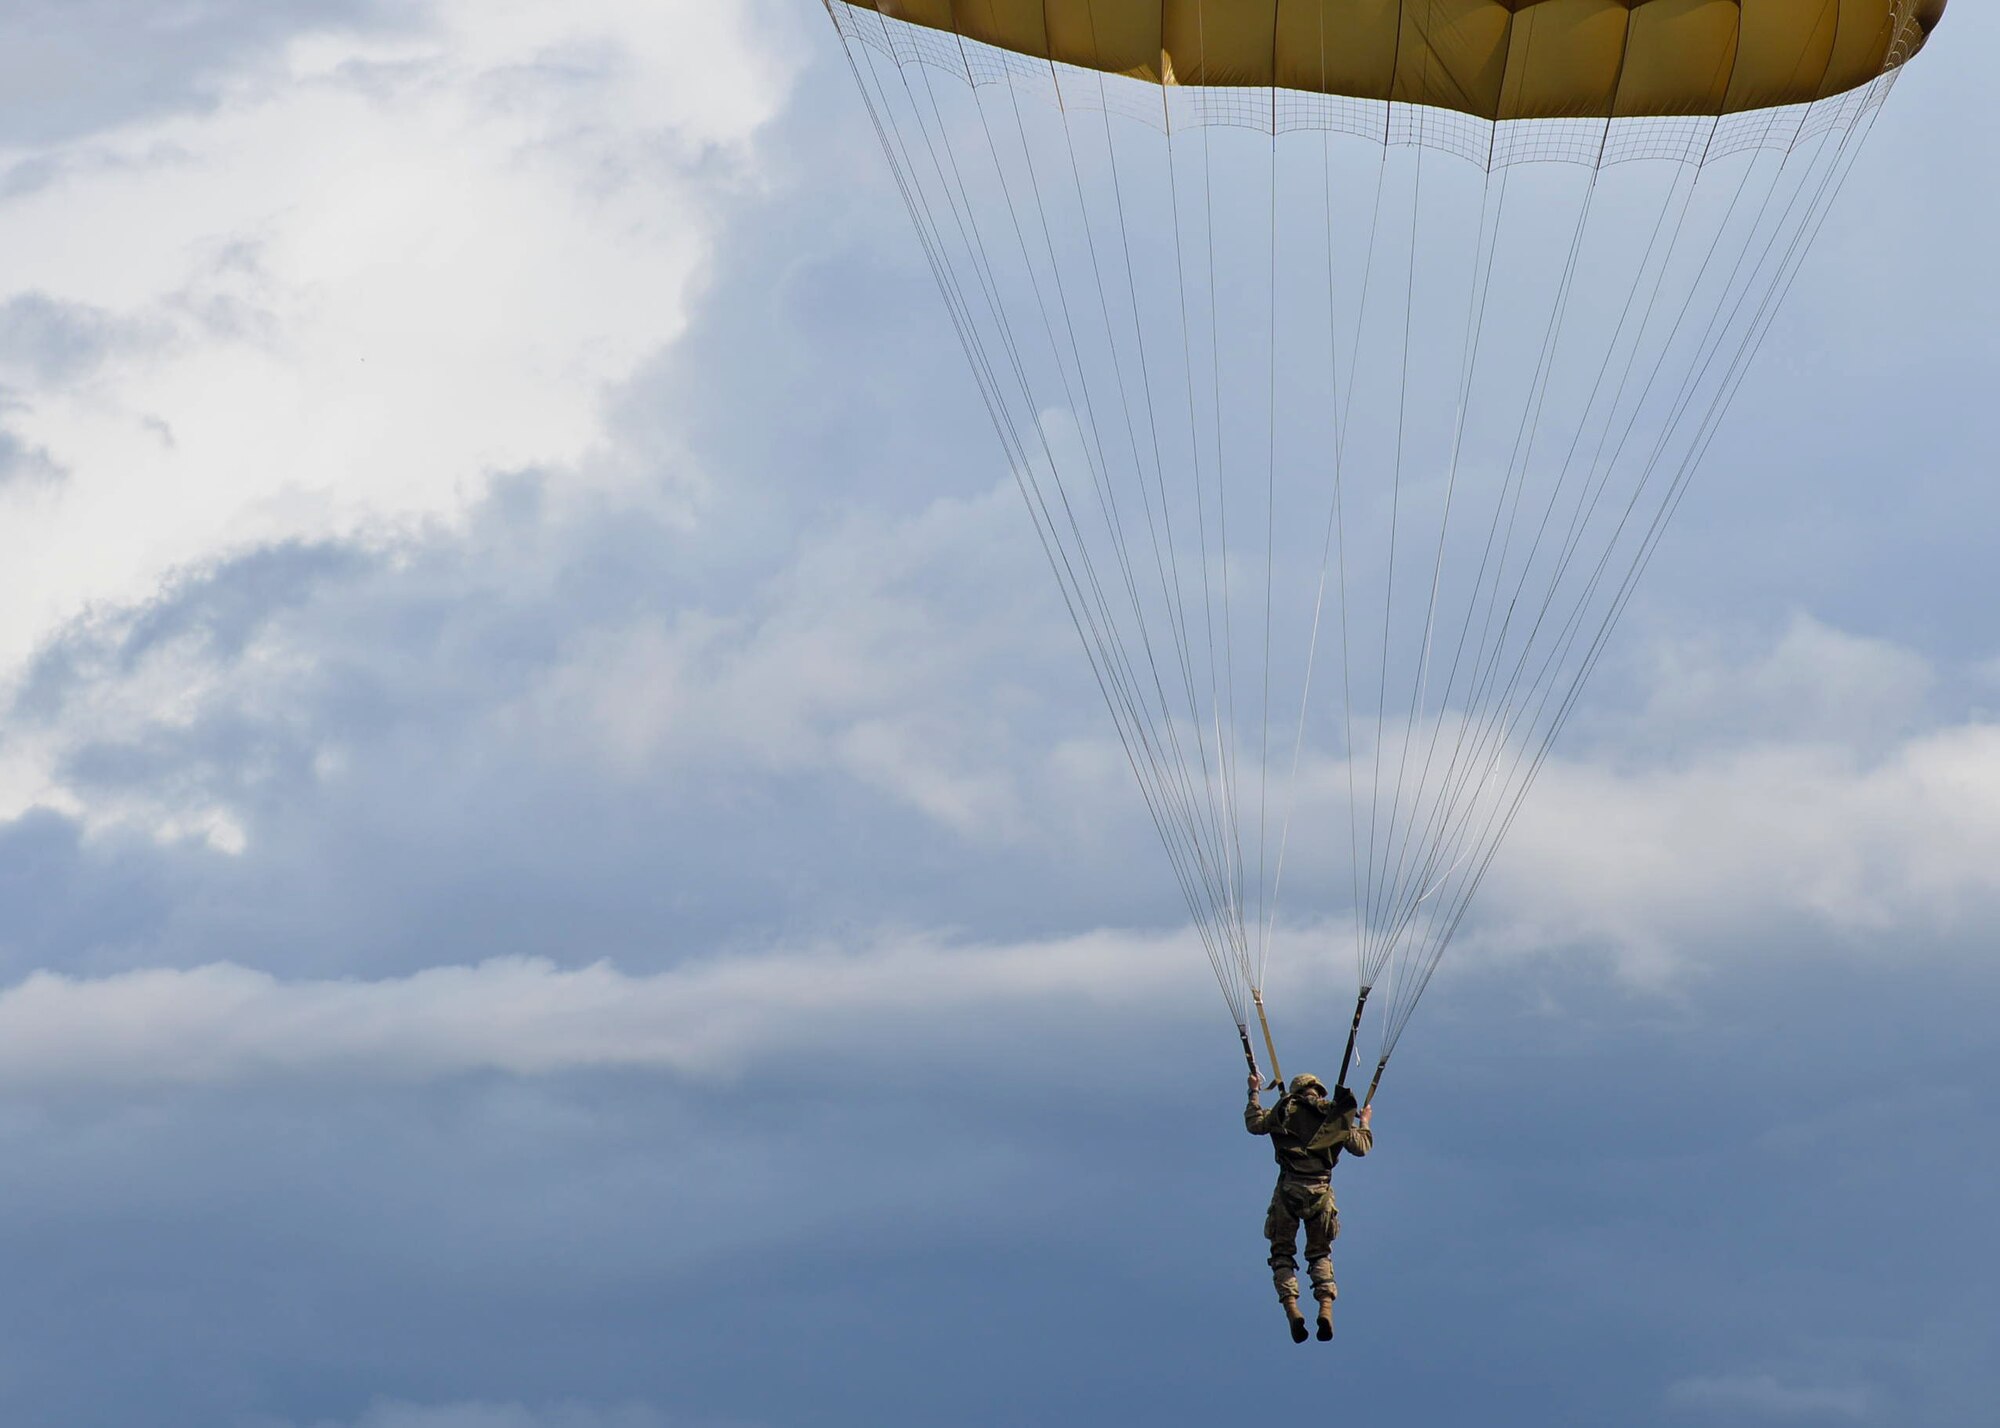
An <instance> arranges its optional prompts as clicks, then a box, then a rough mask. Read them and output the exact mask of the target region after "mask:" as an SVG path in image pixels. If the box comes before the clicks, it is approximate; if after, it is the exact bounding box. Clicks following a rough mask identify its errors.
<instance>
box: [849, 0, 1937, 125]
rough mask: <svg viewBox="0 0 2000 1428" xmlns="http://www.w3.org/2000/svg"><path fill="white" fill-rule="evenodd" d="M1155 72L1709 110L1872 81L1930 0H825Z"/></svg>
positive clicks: (1005, 45)
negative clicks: (1225, 1) (1226, 0)
mask: <svg viewBox="0 0 2000 1428" xmlns="http://www.w3.org/2000/svg"><path fill="white" fill-rule="evenodd" d="M828 3H829V4H837V5H838V4H844V5H848V6H850V7H852V8H854V9H859V10H872V11H875V12H876V13H878V14H880V15H883V16H885V17H887V18H889V19H893V20H901V21H904V22H907V23H909V24H913V25H920V26H923V27H925V28H927V29H932V30H941V31H944V32H946V33H948V34H954V35H958V36H961V37H963V38H965V39H968V40H973V41H977V42H979V43H982V44H988V45H992V46H995V47H996V48H999V49H1004V50H1010V51H1013V52H1014V53H1016V54H1022V55H1027V56H1029V57H1031V58H1034V59H1042V60H1050V61H1054V62H1057V63H1061V64H1067V65H1074V66H1076V67H1078V68H1082V69H1089V70H1096V71H1099V72H1102V73H1106V74H1118V75H1125V76H1127V77H1129V78H1133V79H1139V80H1144V81H1146V82H1148V83H1152V84H1160V85H1184V86H1210V87H1224V86H1229V87H1244V88H1272V87H1275V88H1279V89H1291V90H1299V91H1303V92H1307V93H1319V94H1334V95H1344V96H1348V97H1352V98H1356V99H1372V100H1393V101H1396V102H1398V103H1406V104H1421V105H1428V106H1433V107H1436V108H1442V109H1451V110H1456V111H1458V112H1460V113H1463V114H1471V115H1474V116H1477V117H1479V118H1482V119H1490V120H1509V119H1558V118H1567V119H1593V118H1595V119H1609V118H1623V117H1637V116H1644V115H1658V116H1669V115H1721V114H1736V113H1742V112H1745V111H1747V110H1754V109H1770V108H1776V107H1778V106H1780V105H1787V104H1803V103H1811V102H1814V101H1817V100H1821V99H1828V98H1831V97H1833V96H1834V95H1837V94H1843V93H1846V92H1847V91H1849V90H1852V89H1857V88H1860V87H1861V86H1863V85H1866V84H1869V83H1872V82H1873V81H1874V80H1876V79H1879V78H1880V77H1881V76H1882V75H1884V74H1887V73H1889V72H1890V71H1892V70H1894V69H1896V68H1898V67H1899V66H1901V65H1902V64H1904V63H1905V62H1906V61H1908V60H1909V59H1910V58H1911V56H1913V55H1915V54H1916V52H1917V51H1918V50H1919V49H1921V48H1922V47H1923V45H1924V43H1925V41H1926V40H1927V39H1928V38H1929V37H1930V34H1931V32H1932V31H1933V30H1934V29H1935V28H1936V27H1937V25H1938V23H1939V21H1940V20H1941V19H1942V18H1943V15H1944V10H1945V4H1946V0H1228V3H1226V4H1224V3H1218V0H828Z"/></svg>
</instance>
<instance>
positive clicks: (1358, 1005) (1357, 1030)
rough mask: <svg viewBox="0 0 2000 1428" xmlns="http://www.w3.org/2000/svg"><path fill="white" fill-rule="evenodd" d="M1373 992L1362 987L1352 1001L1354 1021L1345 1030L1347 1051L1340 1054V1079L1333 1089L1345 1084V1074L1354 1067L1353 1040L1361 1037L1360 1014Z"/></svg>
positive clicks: (1370, 988)
mask: <svg viewBox="0 0 2000 1428" xmlns="http://www.w3.org/2000/svg"><path fill="white" fill-rule="evenodd" d="M1373 990H1374V988H1373V987H1363V988H1362V989H1361V995H1360V996H1358V997H1356V998H1355V999H1354V1020H1353V1021H1352V1022H1351V1023H1349V1025H1348V1028H1347V1050H1345V1051H1343V1052H1341V1054H1340V1079H1339V1080H1337V1081H1335V1082H1334V1083H1333V1084H1334V1087H1335V1089H1338V1088H1339V1087H1342V1086H1345V1085H1346V1084H1347V1073H1348V1071H1349V1070H1350V1069H1351V1068H1352V1067H1353V1065H1354V1042H1355V1038H1356V1037H1358V1036H1360V1035H1361V1013H1362V1012H1363V1011H1365V1010H1366V1009H1367V1007H1368V994H1369V993H1370V992H1371V991H1373Z"/></svg>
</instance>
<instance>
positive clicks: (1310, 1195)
mask: <svg viewBox="0 0 2000 1428" xmlns="http://www.w3.org/2000/svg"><path fill="white" fill-rule="evenodd" d="M1300 1225H1304V1226H1305V1228H1306V1274H1307V1276H1308V1277H1309V1278H1310V1279H1311V1280H1312V1287H1313V1298H1315V1299H1317V1300H1319V1301H1320V1302H1321V1303H1322V1304H1330V1303H1332V1302H1333V1300H1334V1299H1335V1298H1336V1297H1337V1294H1338V1291H1337V1290H1335V1288H1334V1285H1333V1242H1334V1241H1335V1240H1336V1239H1338V1238H1339V1237H1340V1212H1339V1211H1338V1210H1336V1209H1334V1207H1333V1187H1332V1186H1331V1185H1330V1184H1328V1182H1326V1181H1325V1180H1293V1179H1291V1178H1290V1177H1289V1176H1284V1177H1280V1178H1279V1180H1278V1188H1277V1189H1276V1190H1275V1191H1273V1192H1272V1194H1271V1208H1270V1209H1269V1210H1268V1211H1267V1212H1266V1213H1265V1215H1264V1238H1265V1239H1267V1240H1269V1241H1270V1242H1271V1258H1270V1261H1269V1263H1270V1266H1271V1282H1272V1283H1273V1284H1275V1285H1276V1286H1277V1287H1278V1298H1279V1299H1281V1300H1287V1301H1289V1300H1294V1299H1297V1298H1298V1297H1299V1261H1298V1243H1299V1226H1300Z"/></svg>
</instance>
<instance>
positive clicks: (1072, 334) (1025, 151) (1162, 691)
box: [1009, 65, 1199, 836]
mask: <svg viewBox="0 0 2000 1428" xmlns="http://www.w3.org/2000/svg"><path fill="white" fill-rule="evenodd" d="M1051 76H1052V79H1053V80H1054V82H1055V86H1056V90H1057V93H1058V95H1060V93H1061V77H1060V72H1059V71H1057V70H1055V68H1054V67H1053V65H1052V66H1051ZM1099 83H1100V84H1101V83H1102V78H1101V76H1100V79H1099ZM1009 94H1010V100H1011V103H1012V106H1013V109H1014V115H1015V121H1016V128H1017V132H1018V134H1019V137H1020V140H1021V148H1022V156H1023V159H1024V161H1025V162H1026V166H1027V168H1028V171H1029V174H1030V176H1031V179H1033V181H1034V196H1035V206H1036V212H1037V214H1038V216H1039V219H1040V224H1041V230H1042V233H1043V236H1044V242H1045V246H1046V248H1047V251H1048V253H1049V259H1050V268H1051V271H1052V273H1053V274H1054V276H1055V278H1056V281H1057V284H1058V294H1059V298H1060V301H1061V307H1062V312H1063V316H1064V326H1065V330H1066V332H1067V333H1068V335H1069V341H1070V347H1071V353H1072V357H1073V360H1074V361H1075V362H1076V365H1077V367H1078V372H1079V379H1080V380H1081V381H1083V382H1084V384H1085V398H1084V400H1085V410H1086V414H1087V417H1088V419H1089V421H1090V424H1091V426H1092V429H1093V434H1094V435H1096V436H1097V437H1098V439H1099V447H1098V449H1099V453H1100V455H1099V466H1100V467H1101V468H1102V469H1103V470H1104V471H1106V472H1107V473H1108V471H1109V469H1110V463H1109V462H1108V461H1107V460H1106V459H1105V458H1104V457H1103V455H1102V450H1103V448H1102V445H1101V429H1100V428H1099V426H1098V419H1097V415H1096V405H1095V402H1094V401H1093V399H1092V398H1091V396H1090V394H1089V389H1088V379H1087V375H1086V373H1087V368H1086V367H1085V364H1084V362H1083V358H1082V350H1081V345H1080V343H1079V342H1078V340H1077V332H1076V325H1075V322H1074V319H1073V316H1072V313H1071V308H1070V304H1069V300H1068V294H1067V290H1066V288H1065V287H1064V286H1063V285H1062V284H1061V266H1060V264H1059V263H1058V262H1057V260H1056V257H1055V248H1054V239H1053V236H1052V235H1051V233H1050V228H1049V220H1048V206H1047V203H1046V202H1045V199H1044V195H1043V192H1042V189H1041V186H1040V181H1039V179H1038V178H1034V167H1033V163H1032V156H1031V154H1030V152H1029V147H1028V138H1027V129H1026V123H1025V120H1024V119H1023V118H1022V116H1021V113H1020V99H1019V96H1018V95H1017V94H1014V93H1013V91H1012V90H1011V88H1010V91H1009ZM1062 125H1063V136H1064V143H1065V146H1066V148H1067V151H1068V156H1069V162H1070V168H1071V174H1072V180H1073V184H1074V189H1075V193H1076V198H1077V211H1078V215H1079V218H1080V220H1081V227H1082V230H1083V233H1084V237H1085V241H1086V243H1087V245H1088V249H1089V253H1090V258H1091V270H1092V274H1093V276H1094V278H1095V286H1096V288H1097V295H1098V309H1099V314H1100V316H1101V317H1102V318H1103V322H1104V335H1105V342H1106V345H1107V349H1108V351H1109V353H1110V356H1111V361H1112V367H1113V371H1114V374H1115V376H1116V378H1117V384H1118V392H1119V398H1120V401H1119V405H1120V406H1121V408H1122V409H1123V411H1124V413H1125V426H1126V434H1127V439H1128V442H1129V445H1130V450H1131V453H1132V460H1133V468H1134V471H1135V473H1136V477H1137V480H1136V484H1137V485H1138V488H1139V492H1140V496H1141V500H1142V503H1143V506H1144V510H1145V515H1146V525H1147V531H1148V535H1149V538H1150V541H1151V544H1152V548H1153V556H1154V566H1155V571H1156V573H1157V574H1158V576H1159V580H1160V586H1161V593H1162V596H1163V599H1164V601H1165V603H1166V608H1167V610H1168V620H1169V624H1170V627H1172V628H1173V629H1174V631H1175V633H1176V641H1175V645H1176V648H1177V649H1182V648H1184V646H1185V640H1184V639H1182V638H1180V637H1179V624H1178V622H1176V621H1175V618H1174V614H1173V611H1174V608H1175V605H1176V602H1177V599H1178V597H1177V593H1176V592H1175V591H1173V590H1170V589H1169V586H1168V581H1167V574H1166V561H1165V559H1164V557H1163V555H1162V552H1161V548H1160V533H1159V527H1158V525H1157V524H1156V522H1155V518H1154V512H1153V507H1152V500H1151V496H1150V494H1149V492H1148V488H1147V486H1146V482H1145V466H1144V457H1143V456H1142V454H1141V450H1140V443H1139V440H1138V436H1137V431H1136V428H1135V418H1134V416H1133V403H1132V396H1131V388H1130V385H1129V383H1128V381H1127V378H1126V375H1125V368H1124V362H1123V359H1122V358H1121V357H1120V355H1119V352H1118V341H1117V334H1116V330H1115V324H1114V323H1113V320H1112V317H1111V310H1110V301H1109V296H1108V293H1107V283H1106V280H1105V274H1104V262H1103V257H1102V255H1101V254H1100V252H1099V250H1098V245H1097V239H1096V232H1095V228H1094V226H1093V225H1092V223H1091V222H1090V207H1089V200H1088V198H1087V196H1086V193H1085V190H1084V186H1083V178H1082V168H1081V162H1080V160H1079V158H1078V154H1077V149H1076V142H1075V133H1074V130H1073V129H1072V127H1071V124H1070V120H1069V109H1068V106H1066V105H1065V106H1063V107H1062ZM1106 143H1107V149H1108V152H1110V157H1111V158H1112V160H1113V163H1112V166H1111V167H1112V172H1113V174H1114V176H1115V174H1116V163H1115V158H1116V155H1115V150H1111V149H1110V134H1109V128H1108V121H1107V128H1106ZM1120 203H1121V205H1122V193H1121V197H1120ZM1121 223H1122V208H1121ZM1128 241H1129V240H1128ZM1127 252H1128V257H1127V269H1126V271H1127V281H1128V286H1130V285H1132V283H1133V279H1132V276H1131V268H1130V260H1129V247H1128V249H1127ZM1133 303H1134V311H1133V316H1134V324H1135V332H1137V331H1138V329H1137V323H1138V310H1137V296H1136V288H1134V289H1133ZM1138 335H1139V351H1140V353H1141V357H1142V360H1143V354H1144V339H1143V333H1142V332H1139V334H1138ZM1146 396H1147V402H1148V410H1149V412H1150V411H1151V390H1150V381H1149V380H1148V383H1147V387H1146ZM1155 431H1156V432H1157V426H1155ZM1155 441H1156V442H1157V435H1156V437H1155ZM1155 454H1156V456H1157V445H1156V446H1155ZM1105 487H1106V489H1105V490H1104V491H1103V492H1102V493H1101V495H1100V507H1101V508H1102V509H1103V510H1104V511H1105V514H1106V519H1107V523H1108V525H1109V528H1110V530H1111V533H1112V543H1113V546H1114V549H1115V552H1116V554H1117V556H1118V558H1119V561H1120V566H1121V572H1122V574H1123V576H1124V584H1125V589H1126V593H1127V596H1128V598H1129V599H1130V601H1131V605H1132V611H1133V620H1134V624H1135V625H1136V626H1137V628H1138V633H1139V637H1140V641H1141V643H1142V645H1143V648H1144V652H1145V656H1146V661H1147V666H1148V670H1149V672H1150V674H1151V682H1152V686H1153V690H1154V693H1155V694H1156V695H1157V697H1158V700H1159V709H1160V714H1161V719H1160V723H1161V724H1162V725H1163V726H1164V735H1165V740H1166V742H1167V744H1168V745H1170V746H1171V749H1172V752H1173V757H1172V759H1171V760H1168V761H1167V764H1168V767H1170V768H1171V769H1172V770H1173V771H1174V772H1175V773H1176V774H1177V775H1178V776H1179V778H1180V781H1181V783H1182V795H1183V797H1184V798H1185V800H1186V801H1187V803H1188V806H1189V807H1190V809H1192V807H1193V806H1194V794H1193V790H1192V787H1191V786H1188V785H1187V759H1186V757H1185V754H1184V752H1183V750H1182V749H1181V744H1180V735H1179V732H1178V729H1177V727H1176V724H1175V721H1174V718H1173V713H1172V708H1171V705H1172V701H1171V699H1170V698H1169V696H1168V695H1167V692H1166V688H1165V682H1164V680H1163V678H1162V676H1161V673H1160V668H1159V659H1158V655H1157V652H1156V650H1155V648H1154V643H1153V636H1152V631H1151V628H1150V626H1149V624H1148V623H1147V621H1146V619H1145V613H1144V603H1143V601H1142V599H1141V597H1140V595H1139V592H1138V588H1137V583H1136V580H1135V578H1134V576H1133V573H1132V568H1131V562H1130V557H1129V551H1128V548H1127V543H1126V539H1125V533H1124V529H1125V528H1124V522H1123V519H1122V516H1121V515H1120V513H1119V510H1118V504H1117V498H1116V494H1115V491H1112V490H1110V489H1109V481H1108V475H1107V478H1106V481H1105ZM1163 514H1164V510H1163ZM1183 669H1184V670H1185V664H1184V662H1183ZM1189 693H1190V712H1191V713H1192V712H1193V704H1192V689H1191V683H1190V688H1189ZM1149 707H1150V706H1149ZM1155 737H1156V738H1157V737H1158V734H1157V733H1156V735H1155ZM1189 826H1190V830H1191V836H1195V835H1198V833H1199V824H1198V822H1197V821H1196V820H1195V818H1194V817H1193V815H1192V812H1190V815H1189Z"/></svg>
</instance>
